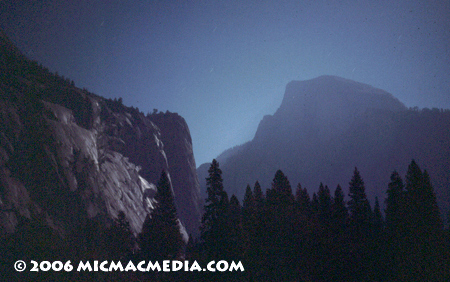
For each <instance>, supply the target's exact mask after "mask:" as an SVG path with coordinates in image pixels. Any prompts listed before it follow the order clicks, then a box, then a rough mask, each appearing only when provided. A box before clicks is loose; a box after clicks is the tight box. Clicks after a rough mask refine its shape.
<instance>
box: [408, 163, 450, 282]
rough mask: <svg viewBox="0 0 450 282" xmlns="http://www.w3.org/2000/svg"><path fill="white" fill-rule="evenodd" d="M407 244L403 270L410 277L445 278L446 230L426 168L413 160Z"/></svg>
mask: <svg viewBox="0 0 450 282" xmlns="http://www.w3.org/2000/svg"><path fill="white" fill-rule="evenodd" d="M405 179H406V185H405V188H406V202H405V219H406V226H405V229H406V232H405V246H404V248H403V253H404V258H403V259H404V262H402V265H401V270H402V271H401V272H402V274H403V275H405V277H407V279H413V278H414V279H421V280H430V281H443V280H442V279H443V277H444V276H445V275H448V273H447V274H446V273H445V272H446V271H448V267H447V265H446V261H445V260H444V259H443V257H444V254H445V250H444V249H443V246H444V240H443V233H442V232H443V230H442V222H441V218H440V216H439V209H438V206H437V203H436V196H435V195H434V191H433V187H432V185H431V181H430V177H429V175H428V173H427V171H424V172H422V170H421V169H420V168H419V166H418V165H417V163H416V162H415V161H414V160H412V161H411V163H410V165H409V166H408V171H407V173H406V177H405Z"/></svg>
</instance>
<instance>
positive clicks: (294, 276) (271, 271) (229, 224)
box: [0, 160, 450, 281]
mask: <svg viewBox="0 0 450 282" xmlns="http://www.w3.org/2000/svg"><path fill="white" fill-rule="evenodd" d="M208 173H209V177H208V178H207V198H206V200H205V206H204V214H203V217H202V220H201V228H200V236H199V237H198V238H194V237H192V236H190V237H189V241H188V242H187V243H186V242H185V241H184V240H183V238H182V236H181V233H180V222H179V220H178V217H177V212H176V208H175V203H174V199H173V193H172V190H171V186H170V181H169V179H168V176H167V173H166V172H164V171H163V172H162V173H161V177H160V180H159V182H158V185H157V188H158V190H157V193H156V195H155V200H156V201H155V206H154V209H153V210H152V212H151V213H150V214H148V215H147V217H146V219H145V222H144V225H143V227H142V231H141V233H140V234H138V235H137V236H135V235H134V234H133V233H132V231H131V229H130V225H129V223H128V221H127V219H126V216H125V214H124V213H123V212H121V213H119V214H118V217H117V219H115V220H114V221H112V222H111V223H110V224H106V225H105V224H104V222H101V221H98V220H96V219H95V218H94V219H87V218H86V219H84V220H83V219H82V220H80V221H81V223H79V227H78V228H74V229H73V230H72V231H71V232H70V234H66V235H65V236H61V234H58V232H57V230H54V229H52V228H50V227H49V226H48V221H49V218H45V217H42V218H31V219H30V218H26V217H19V221H20V222H19V224H18V227H17V230H16V233H14V234H12V235H11V234H9V235H7V234H6V235H5V234H2V244H1V245H0V251H1V254H3V255H2V256H1V261H2V274H3V275H6V276H5V277H8V278H10V279H11V281H13V280H21V281H26V280H27V279H28V280H30V281H41V280H42V281H46V280H52V279H57V280H59V281H65V280H67V281H73V280H74V279H75V280H80V279H81V280H83V279H87V280H89V279H93V278H95V279H97V280H123V279H127V280H129V281H141V280H142V279H153V280H157V281H189V280H196V281H213V280H226V281H448V278H449V266H450V265H449V255H450V252H449V243H450V232H449V230H448V229H447V230H445V229H444V227H443V224H442V221H441V218H440V215H439V209H438V206H437V204H436V198H435V195H434V192H433V187H432V185H431V181H430V177H429V175H428V172H427V171H426V170H425V171H422V170H421V169H420V168H419V166H418V165H417V163H416V162H415V161H412V162H411V163H410V165H409V166H408V170H407V173H406V176H405V178H404V180H403V179H402V177H401V176H400V175H399V174H398V173H397V172H396V171H394V172H393V173H392V174H391V178H390V182H389V184H388V187H387V191H386V194H387V198H386V199H385V206H386V208H385V210H384V216H383V213H382V211H381V208H380V203H379V201H378V199H376V200H375V202H374V205H373V207H372V206H371V204H370V202H369V200H368V199H367V196H366V194H365V186H364V181H363V178H362V176H361V174H360V172H359V171H358V169H357V168H355V169H354V172H353V176H352V178H351V180H350V182H349V186H348V191H349V194H348V199H349V200H348V201H346V197H345V196H344V192H343V189H342V187H341V186H339V185H338V186H337V187H336V189H334V191H331V190H330V189H329V188H328V186H327V185H323V184H322V183H321V184H320V186H319V189H318V192H317V193H313V194H312V197H310V194H309V193H308V191H307V189H306V188H303V187H302V186H301V185H300V184H298V185H297V187H296V189H295V193H294V192H293V190H292V187H291V184H290V182H289V180H288V178H287V176H286V175H284V173H283V172H282V171H281V170H278V171H277V172H276V173H275V176H274V178H273V181H272V185H271V187H270V188H269V189H267V190H266V191H265V192H264V191H263V189H262V187H261V186H260V185H259V183H258V181H256V183H255V184H254V186H253V187H250V185H248V186H247V187H246V192H245V196H244V199H243V201H242V204H241V203H240V202H239V200H238V199H237V197H236V196H235V195H232V196H231V197H228V195H227V193H226V191H225V190H224V189H223V179H222V172H221V170H220V167H219V163H218V162H217V161H216V160H213V162H212V164H211V166H210V168H209V170H208ZM17 259H22V260H24V261H29V260H31V259H33V260H49V261H51V260H61V261H66V260H69V259H70V260H72V261H79V260H91V261H93V260H99V261H101V260H109V261H111V260H114V261H118V260H121V261H123V262H124V263H126V262H128V261H129V260H132V261H135V262H136V264H137V263H138V262H139V261H142V260H146V261H150V260H151V261H162V260H174V259H177V260H188V261H190V262H193V261H197V262H198V263H199V264H200V265H202V266H206V264H207V263H208V262H210V261H216V262H217V261H220V260H226V261H228V262H231V261H235V262H238V261H241V262H242V265H243V266H244V268H245V271H244V272H232V273H231V272H184V271H179V272H175V273H174V272H172V273H167V272H149V273H140V272H111V273H102V272H95V273H93V272H70V273H55V272H46V273H43V272H40V273H29V272H28V273H27V272H23V273H17V272H15V271H13V270H12V265H13V263H14V261H16V260H17Z"/></svg>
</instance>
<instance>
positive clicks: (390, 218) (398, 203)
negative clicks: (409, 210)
mask: <svg viewBox="0 0 450 282" xmlns="http://www.w3.org/2000/svg"><path fill="white" fill-rule="evenodd" d="M403 188H404V185H403V180H402V178H401V177H400V175H399V174H398V172H397V171H394V172H393V173H392V174H391V182H389V184H388V189H387V191H386V193H387V198H386V210H385V214H386V228H387V232H388V234H389V236H396V237H398V236H399V234H400V233H401V232H402V231H401V230H400V224H401V223H402V221H403V220H404V218H403V213H404V201H405V192H404V190H403Z"/></svg>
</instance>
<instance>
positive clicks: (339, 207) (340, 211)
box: [331, 184, 348, 232]
mask: <svg viewBox="0 0 450 282" xmlns="http://www.w3.org/2000/svg"><path fill="white" fill-rule="evenodd" d="M331 211H332V222H333V226H334V228H335V229H337V230H338V232H343V230H344V229H345V226H346V223H347V220H348V210H347V207H346V206H345V200H344V192H343V191H342V188H341V186H340V185H339V184H338V186H337V187H336V190H334V197H333V203H332V205H331Z"/></svg>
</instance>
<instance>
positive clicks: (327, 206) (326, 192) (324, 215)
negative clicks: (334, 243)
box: [317, 183, 331, 230]
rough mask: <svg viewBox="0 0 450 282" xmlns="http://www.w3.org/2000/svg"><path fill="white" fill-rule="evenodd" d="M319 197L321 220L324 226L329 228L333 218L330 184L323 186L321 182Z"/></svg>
mask: <svg viewBox="0 0 450 282" xmlns="http://www.w3.org/2000/svg"><path fill="white" fill-rule="evenodd" d="M317 197H318V200H319V220H320V222H321V224H322V226H323V227H324V228H325V229H327V230H328V229H329V224H330V219H331V195H330V189H328V186H326V185H325V186H323V184H322V183H320V186H319V191H318V192H317Z"/></svg>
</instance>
